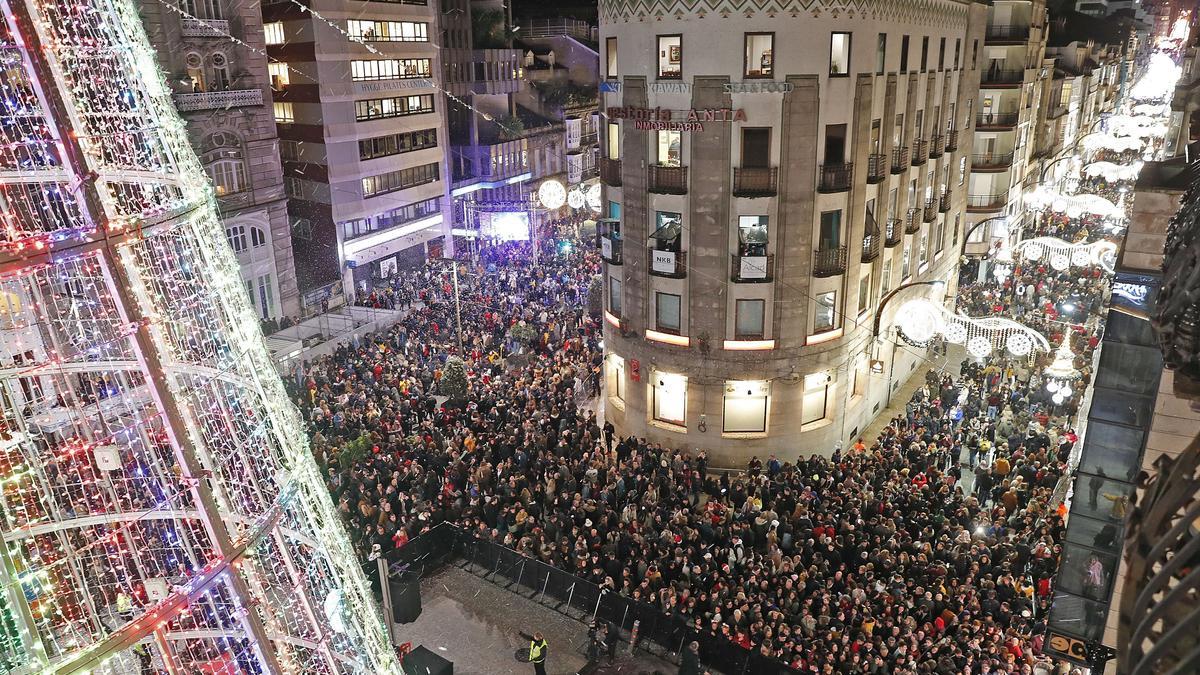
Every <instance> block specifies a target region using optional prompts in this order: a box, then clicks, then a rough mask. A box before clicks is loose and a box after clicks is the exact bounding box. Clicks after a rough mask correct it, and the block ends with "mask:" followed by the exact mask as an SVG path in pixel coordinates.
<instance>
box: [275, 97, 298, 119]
mask: <svg viewBox="0 0 1200 675" xmlns="http://www.w3.org/2000/svg"><path fill="white" fill-rule="evenodd" d="M275 121H276V122H279V123H280V124H289V123H291V122H295V121H296V111H295V110H294V109H293V108H292V104H291V103H286V102H283V101H276V102H275Z"/></svg>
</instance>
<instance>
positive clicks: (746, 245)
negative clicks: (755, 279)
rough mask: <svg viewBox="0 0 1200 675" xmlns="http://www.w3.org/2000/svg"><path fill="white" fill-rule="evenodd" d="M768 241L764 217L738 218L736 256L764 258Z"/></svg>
mask: <svg viewBox="0 0 1200 675" xmlns="http://www.w3.org/2000/svg"><path fill="white" fill-rule="evenodd" d="M768 241H769V240H768V238H767V217H766V216H738V255H740V256H750V257H756V256H759V257H760V256H765V255H766V254H767V243H768Z"/></svg>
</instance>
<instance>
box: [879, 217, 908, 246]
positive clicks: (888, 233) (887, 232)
mask: <svg viewBox="0 0 1200 675" xmlns="http://www.w3.org/2000/svg"><path fill="white" fill-rule="evenodd" d="M902 241H904V221H902V220H900V219H899V218H888V219H887V222H886V223H884V224H883V245H884V246H887V247H888V248H895V247H897V246H899V245H900V242H902Z"/></svg>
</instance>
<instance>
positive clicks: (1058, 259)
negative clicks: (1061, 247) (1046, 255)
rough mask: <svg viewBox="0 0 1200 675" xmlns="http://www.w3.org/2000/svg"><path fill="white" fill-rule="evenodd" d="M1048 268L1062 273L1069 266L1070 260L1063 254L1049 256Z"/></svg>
mask: <svg viewBox="0 0 1200 675" xmlns="http://www.w3.org/2000/svg"><path fill="white" fill-rule="evenodd" d="M1050 266H1051V267H1053V268H1054V269H1056V270H1058V271H1059V272H1062V271H1064V270H1066V269H1067V268H1068V267H1070V266H1071V259H1070V258H1068V257H1067V256H1066V255H1065V254H1063V253H1055V254H1054V255H1052V256H1050Z"/></svg>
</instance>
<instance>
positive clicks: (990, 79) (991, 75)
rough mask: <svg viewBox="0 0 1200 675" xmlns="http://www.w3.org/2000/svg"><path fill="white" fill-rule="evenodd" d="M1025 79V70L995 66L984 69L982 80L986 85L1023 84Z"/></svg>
mask: <svg viewBox="0 0 1200 675" xmlns="http://www.w3.org/2000/svg"><path fill="white" fill-rule="evenodd" d="M1024 79H1025V71H1024V70H1003V69H1001V68H993V69H989V70H985V71H983V77H981V78H980V80H981V81H982V82H983V84H984V85H985V86H986V85H995V84H1021V81H1022V80H1024Z"/></svg>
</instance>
